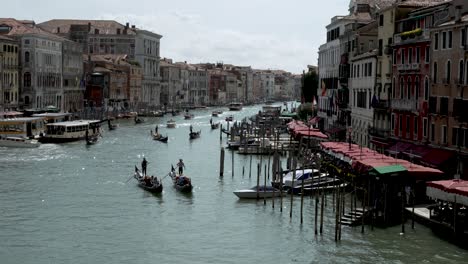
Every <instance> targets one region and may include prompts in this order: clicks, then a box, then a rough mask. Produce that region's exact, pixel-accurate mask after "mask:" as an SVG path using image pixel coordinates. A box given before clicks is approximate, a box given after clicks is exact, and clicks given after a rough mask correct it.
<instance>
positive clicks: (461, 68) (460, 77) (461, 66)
mask: <svg viewBox="0 0 468 264" xmlns="http://www.w3.org/2000/svg"><path fill="white" fill-rule="evenodd" d="M464 66H465V62H464V61H463V60H460V63H459V65H458V82H457V83H458V84H462V83H463V74H464V73H465V69H464Z"/></svg>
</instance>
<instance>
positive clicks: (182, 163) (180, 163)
mask: <svg viewBox="0 0 468 264" xmlns="http://www.w3.org/2000/svg"><path fill="white" fill-rule="evenodd" d="M177 167H179V175H182V174H183V173H184V168H185V164H184V161H182V159H179V162H178V163H177Z"/></svg>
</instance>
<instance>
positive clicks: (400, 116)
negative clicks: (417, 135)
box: [398, 115, 403, 136]
mask: <svg viewBox="0 0 468 264" xmlns="http://www.w3.org/2000/svg"><path fill="white" fill-rule="evenodd" d="M402 130H403V116H402V115H399V116H398V131H399V133H398V135H399V136H401V131H402Z"/></svg>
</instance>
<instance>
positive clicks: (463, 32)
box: [460, 28, 466, 47]
mask: <svg viewBox="0 0 468 264" xmlns="http://www.w3.org/2000/svg"><path fill="white" fill-rule="evenodd" d="M465 45H466V28H462V29H461V38H460V46H461V47H465Z"/></svg>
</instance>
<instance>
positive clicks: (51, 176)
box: [0, 107, 468, 264]
mask: <svg viewBox="0 0 468 264" xmlns="http://www.w3.org/2000/svg"><path fill="white" fill-rule="evenodd" d="M258 109H259V108H258V107H247V108H245V110H243V111H242V112H235V113H233V112H227V111H226V112H224V113H223V114H222V115H221V116H220V117H219V118H215V117H213V121H214V122H217V121H221V122H222V123H223V127H226V122H225V121H224V118H225V116H227V115H230V114H234V116H235V119H237V120H241V119H242V118H243V117H245V116H250V115H253V114H255V113H257V112H258ZM212 110H213V109H210V110H208V109H207V110H197V111H192V112H193V113H194V114H195V118H194V119H193V120H184V119H183V116H177V117H172V116H168V117H164V118H147V123H145V124H142V125H138V126H137V125H134V124H133V121H132V120H121V121H119V122H120V127H119V128H118V129H117V130H115V131H105V133H104V136H103V138H102V139H101V140H100V142H99V143H98V144H96V145H93V146H85V144H84V143H83V142H76V143H70V144H61V145H54V144H45V145H42V146H40V147H39V148H38V149H5V148H0V171H1V172H0V174H1V177H0V179H1V184H0V201H1V202H0V214H1V215H0V217H1V218H0V263H2V264H4V263H35V264H37V263H155V262H157V263H465V262H466V259H467V258H468V254H467V253H466V252H465V251H463V250H461V249H458V248H457V247H455V246H453V245H451V244H448V243H446V242H444V241H442V240H440V239H438V238H435V237H434V236H433V235H432V233H431V231H430V230H428V229H427V228H425V227H422V226H420V225H416V230H414V231H413V230H411V229H410V228H409V227H407V230H408V231H407V233H406V234H405V235H404V236H400V235H399V232H400V227H393V228H388V229H374V231H371V230H370V229H368V228H366V232H365V234H361V233H360V227H358V228H347V227H344V228H343V234H342V241H341V242H340V243H339V244H335V242H334V213H333V211H332V209H331V208H330V205H331V204H332V201H331V197H329V199H330V200H329V201H328V205H329V207H327V208H326V218H325V219H324V234H323V235H322V236H315V235H314V226H313V223H314V218H313V215H314V211H315V208H314V203H313V200H312V199H310V198H309V197H306V198H305V200H304V224H302V225H301V224H300V222H299V215H300V212H299V209H300V197H295V198H294V205H293V209H294V210H293V219H290V218H289V206H290V200H289V199H290V198H289V196H288V197H286V198H285V199H284V203H283V212H282V213H280V211H279V208H280V202H279V199H277V200H276V202H275V209H272V204H271V200H268V201H267V204H266V206H264V205H263V200H260V201H243V200H239V199H238V198H237V197H236V196H235V195H234V194H233V193H232V191H234V190H236V189H240V188H247V187H251V186H253V185H255V184H256V175H257V172H256V163H257V162H259V160H258V157H255V158H254V159H253V166H252V167H253V168H252V177H251V178H249V176H248V175H249V172H248V171H249V157H248V156H239V155H237V154H236V155H235V156H234V157H235V175H234V177H232V176H231V173H232V168H231V152H230V151H226V159H225V161H226V163H225V172H224V175H225V176H224V177H223V178H220V177H219V154H220V141H219V130H211V128H210V126H209V119H210V118H212V117H211V111H212ZM171 118H173V119H174V120H176V121H177V128H176V129H167V128H165V124H166V121H167V120H168V119H171ZM156 124H158V125H159V132H160V133H162V134H163V135H166V134H167V135H169V142H168V143H167V144H164V143H161V142H157V141H153V140H152V139H151V137H150V134H149V132H150V130H154V128H155V125H156ZM190 124H192V126H193V128H194V130H195V131H197V130H199V129H201V130H202V135H201V138H199V139H196V140H193V141H190V140H189V138H188V133H189V126H190ZM222 145H225V137H223V142H222ZM142 157H146V158H147V159H148V161H149V162H150V164H149V166H148V172H149V173H150V174H154V175H157V176H159V177H163V176H164V175H166V174H167V173H168V172H169V170H170V166H171V164H174V165H175V164H176V162H177V160H178V159H179V158H183V159H184V162H185V164H186V166H187V168H186V172H187V174H189V175H190V176H191V177H192V180H193V184H194V192H193V194H189V195H184V194H181V193H177V192H176V191H175V190H174V189H173V188H172V186H171V181H170V179H169V177H167V178H165V179H164V191H163V193H162V194H159V195H153V194H150V193H148V192H145V191H143V190H141V189H139V188H138V187H137V186H136V185H135V182H134V181H133V179H130V181H128V182H127V180H128V179H129V178H130V177H131V175H132V173H133V168H134V166H135V165H138V166H140V162H141V159H142ZM243 167H244V168H245V174H244V176H242V168H243Z"/></svg>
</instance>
